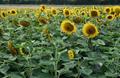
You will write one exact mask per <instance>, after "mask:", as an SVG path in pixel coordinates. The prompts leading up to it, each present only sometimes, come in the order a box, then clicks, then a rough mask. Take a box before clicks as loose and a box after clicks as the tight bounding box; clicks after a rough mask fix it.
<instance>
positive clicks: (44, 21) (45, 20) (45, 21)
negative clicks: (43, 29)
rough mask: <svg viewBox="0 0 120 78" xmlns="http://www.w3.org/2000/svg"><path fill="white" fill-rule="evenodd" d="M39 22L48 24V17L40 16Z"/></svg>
mask: <svg viewBox="0 0 120 78" xmlns="http://www.w3.org/2000/svg"><path fill="white" fill-rule="evenodd" d="M38 22H39V23H41V24H48V19H47V18H45V17H39V18H38Z"/></svg>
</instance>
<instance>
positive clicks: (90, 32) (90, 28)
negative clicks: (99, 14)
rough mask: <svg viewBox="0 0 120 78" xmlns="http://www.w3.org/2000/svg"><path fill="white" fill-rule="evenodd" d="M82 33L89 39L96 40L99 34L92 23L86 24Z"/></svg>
mask: <svg viewBox="0 0 120 78" xmlns="http://www.w3.org/2000/svg"><path fill="white" fill-rule="evenodd" d="M82 32H83V34H84V36H86V37H87V38H94V37H96V36H97V35H98V34H99V32H98V29H97V27H96V26H95V25H94V24H92V23H90V22H88V23H86V24H84V26H83V28H82Z"/></svg>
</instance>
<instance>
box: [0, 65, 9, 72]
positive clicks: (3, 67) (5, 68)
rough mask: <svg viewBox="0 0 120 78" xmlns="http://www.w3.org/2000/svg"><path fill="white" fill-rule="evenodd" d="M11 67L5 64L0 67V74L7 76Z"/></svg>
mask: <svg viewBox="0 0 120 78" xmlns="http://www.w3.org/2000/svg"><path fill="white" fill-rule="evenodd" d="M9 68H10V67H9V66H8V65H6V64H3V65H1V66H0V72H1V73H3V74H6V72H7V71H8V70H9Z"/></svg>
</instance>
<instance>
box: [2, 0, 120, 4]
mask: <svg viewBox="0 0 120 78" xmlns="http://www.w3.org/2000/svg"><path fill="white" fill-rule="evenodd" d="M0 3H1V4H58V5H61V4H73V5H84V4H85V5H86V4H92V5H93V4H104V5H105V4H106V5H108V4H118V5H119V4H120V2H119V0H1V1H0Z"/></svg>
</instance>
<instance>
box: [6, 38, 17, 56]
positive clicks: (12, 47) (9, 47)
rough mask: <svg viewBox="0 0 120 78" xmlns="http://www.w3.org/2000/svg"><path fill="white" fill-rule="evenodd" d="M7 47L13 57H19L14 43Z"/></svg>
mask: <svg viewBox="0 0 120 78" xmlns="http://www.w3.org/2000/svg"><path fill="white" fill-rule="evenodd" d="M7 47H8V49H9V50H10V52H11V54H12V55H13V56H15V55H17V49H16V48H15V47H14V45H13V42H12V41H11V40H9V41H8V43H7Z"/></svg>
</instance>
